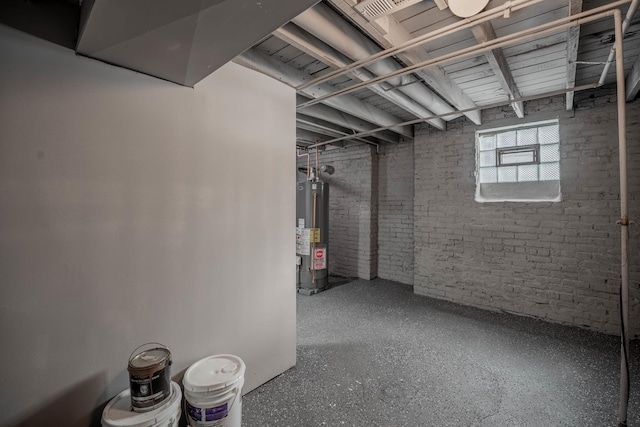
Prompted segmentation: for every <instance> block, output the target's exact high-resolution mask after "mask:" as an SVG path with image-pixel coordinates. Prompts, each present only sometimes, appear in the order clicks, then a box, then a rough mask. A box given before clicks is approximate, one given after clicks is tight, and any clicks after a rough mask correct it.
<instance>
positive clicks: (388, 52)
mask: <svg viewBox="0 0 640 427" xmlns="http://www.w3.org/2000/svg"><path fill="white" fill-rule="evenodd" d="M542 1H544V0H512V1H506V2H504V4H502V5H501V6H498V7H495V8H493V9H490V10H487V11H484V12H482V13H479V14H477V15H475V16H472V17H469V18H465V19H463V20H460V21H456V22H454V23H453V24H449V25H447V26H445V27H442V28H438V29H436V30H434V31H431V32H429V33H427V34H423V35H422V36H418V37H416V38H413V39H411V40H408V41H406V42H404V43H401V44H399V45H398V46H394V47H391V48H389V49H385V50H383V51H380V52H378V53H377V54H375V55H371V56H369V57H368V58H363V59H361V60H358V61H356V62H354V63H353V64H351V65H349V66H348V67H345V68H344V69H341V70H336V71H334V72H331V73H328V74H325V75H322V76H321V77H318V78H316V79H313V80H311V81H309V82H307V83H304V84H302V85H300V86H299V87H297V88H296V89H304V88H305V87H308V86H310V85H312V84H318V83H321V82H326V81H327V80H331V79H333V78H335V77H338V76H340V75H343V74H345V73H347V72H348V71H349V70H352V69H354V68H361V67H364V66H366V65H368V64H369V63H370V62H373V61H377V60H379V59H383V58H388V57H390V56H392V55H395V54H397V53H400V52H403V51H405V50H408V49H411V48H414V47H416V46H420V45H423V44H425V43H427V42H429V41H433V40H436V39H439V38H442V37H445V36H447V35H450V34H454V33H456V32H458V31H460V30H461V29H463V28H471V27H472V26H475V25H478V24H480V23H482V22H487V21H490V20H492V19H495V18H499V17H501V16H503V15H504V14H505V13H507V12H508V13H512V12H515V11H517V10H520V9H523V8H525V7H528V6H531V5H534V4H536V3H540V2H542ZM628 1H631V0H628Z"/></svg>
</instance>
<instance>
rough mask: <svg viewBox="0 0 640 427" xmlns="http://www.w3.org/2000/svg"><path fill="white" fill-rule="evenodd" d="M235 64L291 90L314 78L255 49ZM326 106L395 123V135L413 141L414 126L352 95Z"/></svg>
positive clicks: (317, 91) (321, 89)
mask: <svg viewBox="0 0 640 427" xmlns="http://www.w3.org/2000/svg"><path fill="white" fill-rule="evenodd" d="M233 62H235V63H237V64H240V65H242V66H244V67H247V68H250V69H252V70H257V71H259V72H261V73H263V74H266V75H268V76H271V77H273V78H275V79H277V80H280V81H282V82H284V83H286V84H287V85H289V86H292V87H295V86H296V85H297V84H300V83H302V82H304V81H307V80H308V79H309V78H311V76H309V74H307V73H305V72H304V71H302V70H298V69H297V68H294V67H292V66H291V65H288V64H285V63H283V62H280V61H278V60H277V59H275V58H272V57H270V56H268V55H266V54H264V53H262V52H260V51H258V50H256V49H255V48H253V49H249V50H247V51H245V52H244V53H242V54H241V55H238V56H237V57H236V58H234V60H233ZM334 90H335V87H334V86H332V85H330V84H326V83H325V84H320V85H316V86H312V87H309V88H307V89H305V90H303V91H301V93H303V94H304V95H306V96H307V97H310V98H317V97H318V96H322V95H324V94H330V93H332V92H333V91H334ZM324 104H326V105H328V106H330V107H332V108H335V109H336V110H340V111H343V112H345V113H348V114H351V115H354V116H356V117H359V118H360V119H362V120H366V121H368V122H370V123H374V124H376V125H385V126H386V125H391V124H393V127H392V128H389V129H391V130H392V131H393V132H396V133H398V134H400V135H402V136H405V137H408V138H413V129H412V128H411V127H409V126H404V127H403V126H400V127H396V126H395V123H398V120H399V119H398V117H396V116H394V115H393V114H390V113H388V112H386V111H383V110H381V109H379V108H377V107H375V106H373V105H371V104H366V103H365V102H363V101H361V100H360V99H358V98H355V97H352V96H341V97H340V98H337V99H329V100H327V101H326V102H324Z"/></svg>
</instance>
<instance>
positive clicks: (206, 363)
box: [182, 354, 246, 427]
mask: <svg viewBox="0 0 640 427" xmlns="http://www.w3.org/2000/svg"><path fill="white" fill-rule="evenodd" d="M245 369H246V367H245V364H244V362H243V361H242V359H240V358H239V357H237V356H233V355H231V354H219V355H216V356H210V357H206V358H204V359H201V360H199V361H197V362H196V363H194V364H193V365H191V366H190V367H189V369H187V371H186V372H185V374H184V378H183V380H182V383H183V385H184V396H185V412H186V414H187V421H188V422H189V425H190V426H193V427H241V425H242V386H243V384H244V371H245Z"/></svg>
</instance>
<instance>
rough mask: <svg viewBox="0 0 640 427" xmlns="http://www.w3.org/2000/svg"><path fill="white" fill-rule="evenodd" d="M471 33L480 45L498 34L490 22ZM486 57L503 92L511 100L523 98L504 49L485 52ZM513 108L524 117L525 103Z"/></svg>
mask: <svg viewBox="0 0 640 427" xmlns="http://www.w3.org/2000/svg"><path fill="white" fill-rule="evenodd" d="M471 31H472V32H473V36H474V37H475V38H476V40H477V41H478V43H484V42H487V41H489V40H493V39H495V38H496V33H495V31H494V30H493V26H492V25H491V23H490V22H483V23H482V24H478V25H476V26H474V27H473V28H471ZM484 55H485V57H486V58H487V62H488V63H489V65H490V66H491V69H492V70H493V73H494V74H495V76H496V79H497V80H498V82H499V83H500V86H501V87H502V90H504V92H505V93H506V94H507V96H508V97H509V98H511V99H519V98H521V97H522V95H520V91H519V90H518V86H517V85H516V82H515V80H514V79H513V75H512V74H511V69H510V68H509V64H508V63H507V58H506V57H505V55H504V52H503V51H502V49H501V48H497V49H493V50H490V51H487V52H485V54H484ZM511 107H512V108H513V110H514V111H515V112H516V115H517V116H518V117H519V118H523V117H524V103H523V102H522V101H517V102H514V103H512V104H511Z"/></svg>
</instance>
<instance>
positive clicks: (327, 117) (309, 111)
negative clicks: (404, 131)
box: [296, 95, 400, 144]
mask: <svg viewBox="0 0 640 427" xmlns="http://www.w3.org/2000/svg"><path fill="white" fill-rule="evenodd" d="M296 101H297V102H299V103H302V102H305V101H306V98H304V97H303V96H302V95H298V96H297V97H296ZM303 113H304V114H305V115H307V116H310V117H314V118H316V119H320V120H324V121H326V122H330V123H333V124H335V125H338V126H342V127H344V128H347V129H352V130H354V131H358V132H364V131H368V130H371V129H374V128H375V127H376V125H373V124H371V123H369V122H366V121H364V120H360V119H358V118H357V117H351V116H350V115H348V114H346V113H343V112H342V111H338V110H336V109H335V108H331V107H329V106H328V105H324V104H316V105H312V106H311V107H309V108H305V109H304V111H303ZM371 136H373V137H375V138H378V139H380V140H383V141H386V142H391V143H393V144H397V143H399V142H400V138H399V137H398V134H396V133H391V132H388V131H386V132H379V133H375V134H373V135H371Z"/></svg>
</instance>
